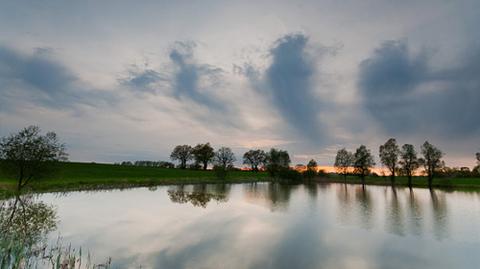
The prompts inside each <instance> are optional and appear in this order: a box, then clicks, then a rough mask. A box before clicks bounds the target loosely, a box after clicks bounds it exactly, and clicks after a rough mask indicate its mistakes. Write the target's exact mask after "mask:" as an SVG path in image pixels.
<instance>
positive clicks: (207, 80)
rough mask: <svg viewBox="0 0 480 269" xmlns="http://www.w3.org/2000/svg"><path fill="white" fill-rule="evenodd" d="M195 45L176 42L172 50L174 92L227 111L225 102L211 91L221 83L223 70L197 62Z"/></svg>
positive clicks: (207, 105)
mask: <svg viewBox="0 0 480 269" xmlns="http://www.w3.org/2000/svg"><path fill="white" fill-rule="evenodd" d="M194 47H195V43H191V42H190V43H186V42H176V46H175V48H173V49H172V50H171V51H170V54H169V57H170V60H171V61H172V63H173V65H174V73H173V78H172V87H173V94H174V96H175V98H177V99H182V98H186V99H189V100H192V101H194V102H195V103H197V104H200V105H203V106H206V107H208V108H209V109H212V110H221V111H225V110H226V107H225V105H224V104H223V102H222V101H221V100H219V99H218V98H216V97H215V96H214V95H213V94H211V93H209V91H210V90H212V89H215V88H216V87H217V86H218V84H219V83H220V78H219V76H220V75H221V73H222V72H223V71H222V69H220V68H217V67H214V66H211V65H207V64H198V63H196V62H195V60H194V58H193V48H194Z"/></svg>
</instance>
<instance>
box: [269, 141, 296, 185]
mask: <svg viewBox="0 0 480 269" xmlns="http://www.w3.org/2000/svg"><path fill="white" fill-rule="evenodd" d="M290 162H291V161H290V155H289V154H288V152H287V151H286V150H279V149H275V148H272V149H270V151H269V152H268V153H267V158H266V168H267V171H268V173H269V174H270V176H272V177H275V178H278V177H279V176H280V173H281V172H282V171H284V170H289V169H290Z"/></svg>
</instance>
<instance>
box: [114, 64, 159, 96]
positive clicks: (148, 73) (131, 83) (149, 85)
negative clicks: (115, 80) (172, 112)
mask: <svg viewBox="0 0 480 269" xmlns="http://www.w3.org/2000/svg"><path fill="white" fill-rule="evenodd" d="M128 73H129V74H128V77H127V78H123V79H120V80H119V82H120V84H122V85H125V86H127V87H129V88H131V89H133V90H134V91H139V92H142V93H152V94H156V93H157V92H158V90H159V85H158V83H159V82H162V81H168V79H167V78H165V77H164V76H162V75H161V74H160V73H159V72H157V71H155V70H153V69H145V70H139V69H138V68H134V69H132V70H129V71H128Z"/></svg>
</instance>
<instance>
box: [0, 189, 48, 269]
mask: <svg viewBox="0 0 480 269" xmlns="http://www.w3.org/2000/svg"><path fill="white" fill-rule="evenodd" d="M56 227H57V217H56V212H55V210H54V208H53V206H51V205H47V204H45V203H43V202H41V201H36V200H35V199H34V197H33V196H31V195H25V196H17V197H15V198H12V199H9V200H6V201H2V202H1V204H0V261H1V262H0V267H1V268H3V266H7V265H8V264H12V263H14V262H19V261H22V262H23V263H25V264H28V263H29V261H30V258H31V257H33V256H35V255H36V254H37V253H40V252H41V251H42V250H43V249H44V245H43V243H44V241H45V239H46V237H47V234H48V233H49V232H51V231H53V230H55V229H56Z"/></svg>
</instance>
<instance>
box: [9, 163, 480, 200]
mask: <svg viewBox="0 0 480 269" xmlns="http://www.w3.org/2000/svg"><path fill="white" fill-rule="evenodd" d="M269 180H270V178H269V176H268V174H267V173H266V172H259V173H254V172H250V171H232V172H231V173H230V174H229V176H228V178H227V179H226V180H219V179H217V177H216V176H215V174H214V172H213V171H202V170H188V169H185V170H182V169H167V168H156V167H137V166H119V165H112V164H95V163H75V162H68V163H62V164H61V169H60V170H59V172H58V173H57V174H56V175H55V176H54V177H52V178H46V179H43V180H39V181H33V182H31V184H30V185H28V188H29V189H30V190H32V191H34V192H48V191H69V190H94V189H110V188H128V187H139V186H155V185H169V184H199V183H242V182H259V181H269ZM315 180H316V181H319V182H338V183H343V182H344V179H343V177H341V176H337V175H329V176H327V177H317V178H316V179H315ZM347 183H349V184H361V180H360V178H358V177H356V176H348V177H347ZM366 184H368V185H390V184H391V183H390V178H388V177H367V178H366ZM395 185H396V186H407V178H406V177H397V178H396V182H395ZM15 186H16V182H15V180H13V179H8V178H6V177H5V176H4V175H2V174H0V194H2V193H8V192H11V191H13V190H15ZM413 186H414V187H424V188H426V187H428V182H427V179H426V178H425V177H415V178H414V179H413ZM433 187H435V188H455V189H472V190H480V178H435V179H434V181H433Z"/></svg>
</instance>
